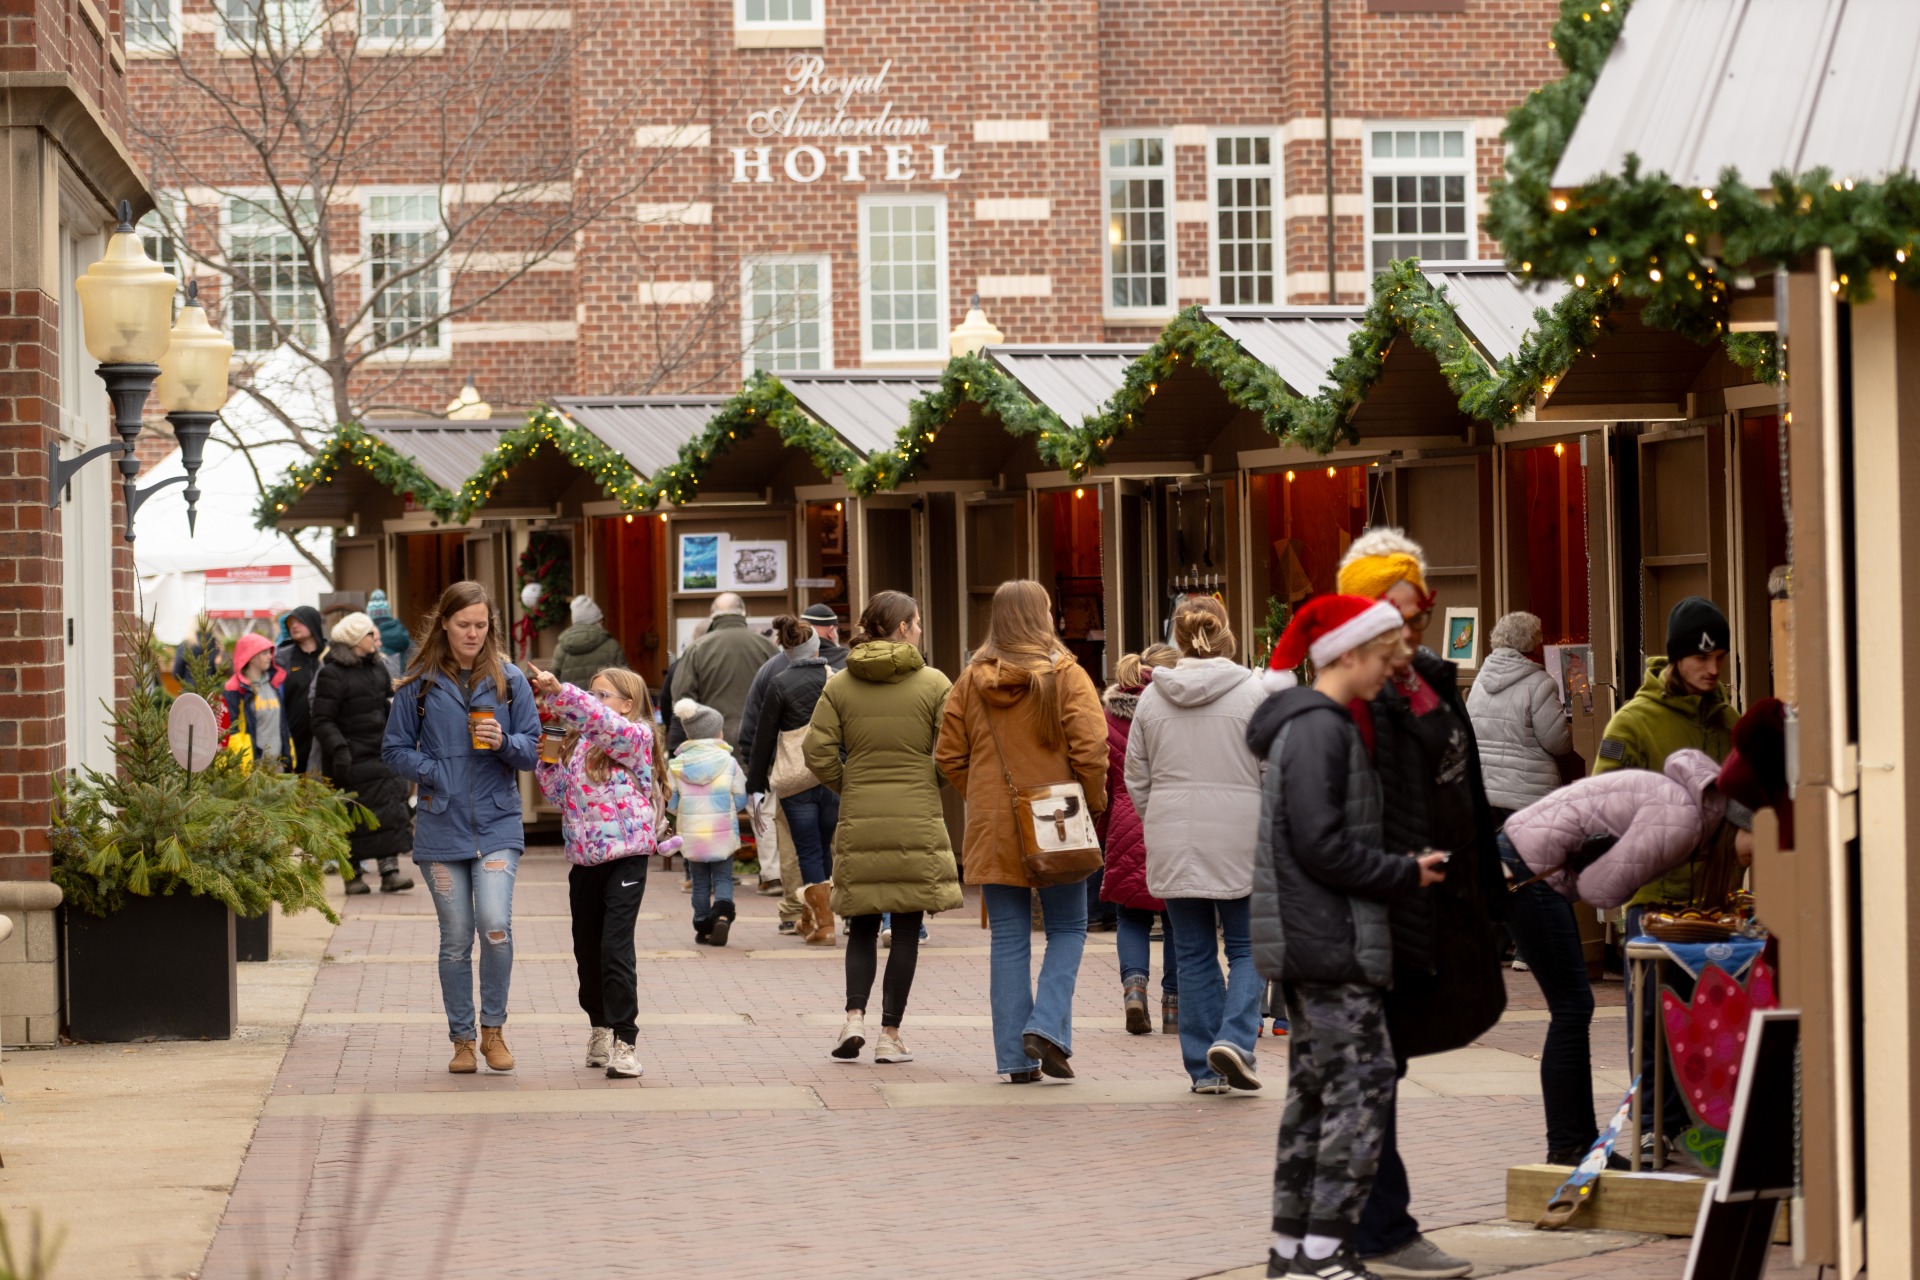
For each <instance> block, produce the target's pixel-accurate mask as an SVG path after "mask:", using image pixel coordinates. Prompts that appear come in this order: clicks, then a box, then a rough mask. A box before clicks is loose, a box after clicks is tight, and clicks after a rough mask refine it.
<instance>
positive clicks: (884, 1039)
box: [873, 1027, 913, 1062]
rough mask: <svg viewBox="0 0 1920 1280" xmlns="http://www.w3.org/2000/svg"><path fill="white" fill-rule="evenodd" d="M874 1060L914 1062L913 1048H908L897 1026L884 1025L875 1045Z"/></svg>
mask: <svg viewBox="0 0 1920 1280" xmlns="http://www.w3.org/2000/svg"><path fill="white" fill-rule="evenodd" d="M873 1060H874V1061H875V1062H912V1061H913V1050H911V1049H909V1048H907V1046H906V1044H905V1042H904V1041H902V1040H901V1039H900V1031H899V1029H898V1028H897V1027H882V1028H880V1039H879V1041H878V1042H877V1043H876V1044H875V1045H874V1046H873Z"/></svg>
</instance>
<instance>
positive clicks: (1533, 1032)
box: [202, 850, 1684, 1280]
mask: <svg viewBox="0 0 1920 1280" xmlns="http://www.w3.org/2000/svg"><path fill="white" fill-rule="evenodd" d="M645 905H646V908H647V911H646V912H645V914H644V915H643V917H642V919H641V922H640V925H639V932H638V939H639V946H640V948H641V952H642V960H641V965H640V970H641V1008H642V1016H641V1032H640V1038H641V1044H640V1055H641V1060H642V1061H643V1063H644V1064H645V1067H646V1075H645V1077H644V1079H643V1080H641V1081H637V1082H636V1081H610V1080H607V1079H605V1078H604V1076H603V1075H602V1073H601V1072H599V1071H597V1070H587V1069H585V1068H583V1067H582V1066H581V1065H580V1058H581V1054H582V1047H583V1044H584V1040H585V1028H584V1026H583V1025H582V1019H581V1016H580V1014H579V1013H578V1010H577V1006H576V1005H575V1002H574V977H573V969H572V962H571V958H570V956H569V955H568V954H567V952H568V931H567V923H566V919H565V912H566V888H565V864H564V862H562V861H561V859H560V858H559V857H558V856H557V855H556V854H555V853H554V852H553V851H550V850H543V851H536V852H535V853H534V854H532V855H530V856H529V857H528V858H527V860H526V861H525V862H524V863H523V864H522V869H521V872H520V880H519V889H518V893H517V895H516V903H515V908H516V918H515V946H516V951H517V953H518V954H517V959H516V964H515V972H514V985H513V996H512V1004H511V1009H512V1016H511V1019H510V1023H509V1028H508V1030H509V1035H510V1039H511V1043H512V1045H513V1049H514V1052H515V1055H516V1056H517V1057H518V1059H519V1068H518V1070H517V1071H515V1072H514V1073H513V1074H511V1075H505V1076H497V1075H490V1074H487V1073H485V1072H484V1071H483V1072H482V1074H481V1075H479V1076H477V1077H455V1076H451V1075H449V1074H448V1073H447V1072H446V1070H445V1061H446V1058H447V1056H448V1051H449V1050H448V1044H447V1040H446V1031H445V1021H444V1018H443V1017H442V1015H441V1013H440V1002H439V996H438V990H437V983H436V978H435V969H434V965H433V961H432V954H433V950H434V946H435V938H436V933H435V927H434V923H433V919H432V916H431V911H432V907H431V904H430V903H429V901H428V900H427V897H426V895H425V893H424V891H422V890H415V891H414V892H412V893H409V894H403V895H397V896H394V897H377V896H376V897H374V898H371V899H353V900H351V901H350V902H349V904H348V906H347V909H346V919H345V922H344V923H343V924H342V925H341V926H340V928H339V929H338V930H337V931H336V932H335V934H334V937H333V940H332V943H331V944H330V946H329V949H328V958H329V960H330V963H327V964H324V965H322V967H321V969H320V972H319V976H318V978H317V980H316V982H315V985H314V989H313V992H312V995H311V998H310V1000H309V1002H308V1005H307V1010H306V1014H305V1017H304V1018H303V1020H302V1023H301V1026H300V1029H299V1031H298V1033H297V1034H296V1036H295V1038H294V1041H293V1044H292V1047H291V1049H290V1050H289V1051H288V1053H287V1056H286V1059H285V1061H284V1063H283V1064H282V1066H281V1070H280V1074H279V1077H278V1079H277V1081H276V1083H275V1087H274V1090H273V1095H272V1097H270V1098H269V1099H268V1102H267V1106H266V1109H265V1113H264V1115H263V1116H262V1119H261V1121H260V1125H259V1128H258V1131H257V1132H256V1134H255V1137H254V1141H253V1145H252V1148H251V1150H250V1152H249V1154H248V1157H247V1159H246V1162H245V1164H244V1166H243V1167H242V1170H241V1174H240V1177H239V1180H238V1182H237V1184H236V1185H235V1188H234V1192H233V1196H232V1199H231V1201H230V1202H229V1205H228V1208H227V1211H226V1215H225V1217H224V1219H223V1220H222V1223H221V1228H220V1231H219V1234H218V1235H217V1237H216V1238H215V1240H214V1243H213V1247H212V1249H211V1252H210V1254H209V1256H208V1259H207V1264H206V1267H205V1269H204V1271H203V1272H202V1274H203V1275H204V1276H205V1277H209V1278H210V1280H211V1278H217V1280H230V1278H231V1280H242V1278H244V1280H254V1278H256V1277H282V1276H287V1277H292V1276H300V1277H306V1276H322V1275H325V1276H330V1277H339V1278H341V1280H344V1278H345V1277H347V1276H352V1275H361V1276H376V1275H377V1276H382V1277H411V1276H446V1277H464V1276H488V1277H499V1276H556V1275H571V1274H576V1273H577V1274H594V1273H595V1272H594V1270H593V1269H594V1268H596V1267H603V1268H604V1274H607V1275H631V1276H673V1277H679V1276H732V1275H746V1274H778V1275H780V1276H782V1277H810V1276H822V1277H826V1276H833V1277H841V1276H861V1275H882V1274H884V1275H889V1276H893V1277H902V1278H914V1277H945V1276H967V1277H998V1276H1006V1277H1026V1276H1049V1277H1060V1278H1062V1280H1066V1278H1069V1277H1081V1276H1085V1277H1096V1276H1097V1277H1109V1276H1114V1275H1126V1276H1129V1277H1142V1278H1146V1277H1168V1278H1173V1277H1192V1276H1203V1275H1213V1274H1218V1273H1221V1272H1225V1271H1229V1270H1232V1269H1235V1268H1240V1267H1244V1266H1246V1265H1247V1264H1248V1263H1251V1262H1253V1261H1254V1260H1256V1259H1258V1258H1259V1257H1261V1256H1262V1253H1263V1250H1264V1247H1265V1244H1264V1240H1265V1234H1266V1233H1265V1230H1264V1221H1265V1218H1266V1214H1267V1183H1268V1178H1269V1176H1270V1172H1271V1160H1272V1146H1273V1138H1274V1131H1275V1127H1276V1125H1277V1123H1278V1118H1279V1117H1278V1109H1279V1102H1280V1098H1281V1093H1282V1092H1283V1087H1282V1086H1283V1085H1284V1063H1285V1057H1284V1054H1283V1053H1282V1052H1279V1051H1276V1050H1269V1051H1267V1052H1266V1053H1264V1054H1263V1057H1262V1069H1263V1073H1264V1074H1265V1076H1266V1078H1267V1079H1268V1080H1269V1081H1270V1082H1272V1083H1271V1084H1270V1086H1269V1088H1268V1090H1267V1091H1266V1092H1264V1093H1263V1094H1260V1095H1257V1096H1252V1097H1245V1096H1240V1097H1227V1098H1205V1099H1201V1098H1195V1097H1193V1096H1192V1095H1190V1094H1188V1092H1187V1090H1186V1085H1185V1077H1184V1074H1183V1073H1182V1071H1181V1069H1180V1064H1179V1056H1178V1048H1177V1042H1176V1041H1175V1040H1174V1039H1173V1038H1172V1037H1165V1036H1160V1035H1153V1036H1143V1037H1133V1036H1128V1035H1127V1034H1125V1032H1124V1030H1122V1028H1121V1023H1120V1019H1119V1017H1118V1013H1119V1007H1118V1006H1119V1000H1118V978H1117V972H1116V970H1115V967H1114V953H1113V941H1112V935H1110V934H1096V935H1093V936H1092V938H1091V939H1090V940H1089V946H1088V951H1087V958H1086V961H1085V964H1084V967H1083V968H1082V971H1081V983H1080V993H1079V997H1078V1000H1077V1002H1076V1007H1077V1009H1078V1010H1079V1013H1080V1017H1079V1019H1078V1020H1077V1023H1076V1045H1075V1056H1074V1066H1075V1068H1076V1070H1077V1071H1078V1072H1079V1079H1078V1080H1076V1081H1075V1082H1073V1083H1071V1084H1056V1083H1044V1084H1041V1085H1029V1086H1022V1087H1017V1088H1016V1087H1014V1086H1009V1085H1005V1084H1001V1083H999V1082H998V1081H997V1080H996V1079H995V1077H994V1076H993V1074H992V1067H993V1060H992V1056H991V1053H990V1050H989V1047H988V1031H987V1004H986V989H987V958H986V948H985V935H984V933H983V932H982V931H981V930H980V929H979V928H978V921H979V912H978V906H977V903H976V902H975V901H974V900H973V899H971V898H970V899H969V905H968V908H967V909H966V910H963V911H960V912H955V913H952V914H951V915H948V916H944V917H941V918H938V919H936V920H934V921H933V922H932V923H931V930H932V937H931V939H930V941H929V942H928V943H927V944H926V945H925V946H924V947H923V948H922V953H921V959H920V969H919V977H918V981H917V983H916V986H915V990H914V994H913V1002H912V1005H911V1007H910V1009H909V1012H908V1016H907V1021H906V1028H905V1030H906V1035H907V1040H908V1043H909V1044H910V1045H911V1046H912V1048H913V1050H914V1052H915V1055H916V1060H915V1061H914V1062H912V1063H910V1064H901V1065H896V1066H889V1067H877V1066H875V1065H873V1064H872V1063H871V1061H870V1060H863V1061H861V1062H858V1063H853V1064H844V1063H839V1062H835V1061H833V1060H831V1059H830V1058H828V1056H827V1054H826V1050H827V1047H828V1043H829V1040H830V1037H831V1035H832V1032H833V1029H834V1027H835V1026H837V1015H836V1013H835V1011H836V1010H837V1009H838V1008H839V1006H840V1004H841V977H842V971H841V963H840V957H841V954H842V952H841V951H840V950H839V949H835V950H834V951H832V952H830V953H829V952H825V951H824V950H822V949H815V948H806V947H803V946H802V945H801V944H799V943H797V942H795V941H793V940H792V939H788V938H777V937H776V936H775V934H774V930H773V923H774V910H773V909H774V901H773V900H772V899H767V898H761V897H758V896H751V895H750V896H745V897H743V898H742V899H741V900H740V907H741V909H742V918H741V919H740V921H739V922H738V923H737V924H736V926H735V929H734V935H733V936H734V943H733V945H731V946H729V947H727V948H726V949H724V950H717V951H716V950H709V949H706V948H699V949H697V950H696V949H695V948H694V947H693V946H692V933H691V928H690V926H689V924H688V922H687V917H688V905H687V898H686V897H685V896H684V895H682V894H681V893H680V892H679V877H678V875H677V874H665V875H662V874H659V873H658V872H657V871H656V873H655V874H654V875H653V877H652V883H651V884H650V885H649V891H648V895H647V900H646V904H645ZM1155 958H1156V961H1157V959H1158V949H1157V948H1156V953H1155ZM1156 981H1157V978H1156ZM1514 995H1515V999H1514V1002H1513V1003H1514V1005H1515V1007H1516V1011H1518V1016H1517V1018H1515V1019H1514V1020H1511V1021H1509V1022H1508V1023H1505V1024H1503V1025H1502V1026H1501V1027H1500V1028H1497V1029H1496V1030H1495V1031H1494V1032H1492V1033H1490V1035H1489V1037H1488V1040H1487V1042H1486V1044H1485V1046H1484V1047H1483V1048H1478V1049H1476V1050H1473V1051H1470V1052H1469V1054H1468V1055H1463V1056H1462V1058H1461V1059H1460V1061H1458V1062H1456V1063H1454V1064H1447V1063H1444V1062H1435V1063H1433V1066H1434V1068H1435V1069H1434V1071H1433V1072H1432V1073H1430V1074H1423V1073H1425V1072H1426V1066H1425V1065H1423V1066H1420V1067H1417V1068H1416V1072H1415V1076H1414V1079H1415V1082H1416V1085H1419V1086H1420V1087H1416V1088H1410V1089H1409V1090H1408V1094H1407V1096H1406V1097H1405V1098H1404V1099H1403V1102H1402V1107H1401V1129H1402V1135H1403V1150H1404V1152H1405V1154H1406V1157H1407V1160H1408V1162H1409V1165H1410V1166H1411V1168H1412V1170H1413V1177H1414V1183H1415V1193H1416V1198H1415V1208H1416V1210H1417V1211H1418V1213H1419V1214H1420V1216H1421V1218H1422V1219H1423V1221H1424V1222H1425V1223H1426V1224H1428V1226H1429V1227H1430V1228H1441V1227H1447V1226H1454V1225H1459V1224H1465V1223H1475V1222H1482V1221H1485V1220H1488V1219H1493V1218H1498V1217H1500V1216H1501V1214H1502V1210H1503V1203H1502V1201H1503V1195H1504V1176H1505V1170H1506V1169H1507V1167H1508V1166H1509V1165H1511V1164H1514V1163H1517V1162H1520V1161H1522V1160H1527V1159H1532V1158H1535V1157H1536V1156H1537V1155H1538V1151H1537V1150H1536V1148H1537V1147H1538V1146H1539V1140H1538V1136H1537V1135H1538V1131H1539V1129H1540V1126H1541V1121H1540V1116H1539V1104H1538V1101H1537V1100H1536V1099H1535V1098H1534V1097H1528V1096H1519V1095H1518V1094H1517V1093H1515V1092H1511V1091H1510V1092H1506V1093H1493V1092H1482V1093H1476V1089H1478V1090H1483V1091H1490V1090H1493V1089H1508V1090H1515V1089H1521V1090H1526V1091H1527V1092H1532V1090H1531V1089H1528V1088H1527V1078H1528V1074H1529V1073H1531V1072H1532V1071H1533V1070H1535V1068H1534V1066H1533V1064H1532V1063H1531V1062H1530V1061H1528V1060H1526V1059H1523V1058H1520V1057H1517V1056H1515V1054H1516V1053H1534V1052H1537V1051H1538V1047H1539V1042H1540V1037H1541V1034H1542V1033H1543V1031H1544V1026H1543V1025H1542V1024H1541V1022H1540V1021H1539V1018H1540V1016H1541V1015H1539V1014H1537V1013H1535V1014H1529V1013H1528V1012H1527V1010H1528V1009H1529V1008H1531V1009H1537V1008H1538V1007H1539V1004H1540V1001H1539V999H1538V994H1537V992H1536V991H1535V990H1534V989H1533V987H1532V984H1531V983H1530V982H1529V981H1527V980H1526V978H1525V975H1516V982H1515V984H1514ZM876 998H877V993H876ZM1601 1000H1602V1002H1603V1003H1607V1004H1614V1005H1617V1004H1618V1003H1619V988H1618V986H1617V985H1610V986H1607V987H1603V988H1602V991H1601ZM1621 1038H1622V1032H1621V1023H1620V1021H1619V1019H1618V1015H1613V1016H1611V1017H1603V1020H1602V1021H1601V1022H1600V1023H1598V1024H1597V1026H1596V1037H1595V1039H1596V1045H1595V1052H1596V1058H1597V1059H1599V1064H1600V1066H1601V1067H1602V1071H1601V1073H1600V1074H1601V1078H1602V1080H1603V1081H1611V1080H1612V1079H1613V1078H1614V1077H1615V1075H1617V1073H1610V1072H1609V1071H1608V1070H1606V1068H1608V1067H1609V1065H1610V1064H1612V1063H1613V1062H1614V1060H1615V1059H1617V1058H1618V1057H1620V1056H1621V1050H1620V1049H1619V1046H1618V1045H1617V1044H1616V1042H1617V1041H1619V1040H1620V1039H1621ZM1270 1043H1278V1042H1270ZM1476 1081H1478V1082H1481V1083H1479V1084H1476V1083H1475V1082H1476ZM1447 1094H1453V1095H1455V1096H1446V1095H1447ZM1650 1247H1651V1248H1654V1249H1658V1250H1666V1251H1667V1252H1664V1253H1661V1254H1659V1255H1658V1259H1665V1260H1667V1261H1665V1262H1661V1261H1658V1260H1656V1261H1655V1262H1653V1263H1649V1265H1650V1266H1654V1267H1655V1268H1656V1269H1654V1270H1631V1271H1623V1270H1621V1269H1620V1268H1621V1266H1622V1264H1623V1263H1624V1262H1625V1261H1626V1259H1627V1258H1629V1257H1630V1256H1631V1255H1633V1254H1638V1253H1640V1252H1641V1251H1640V1250H1637V1249H1636V1250H1630V1251H1628V1252H1626V1253H1617V1254H1613V1255H1610V1256H1608V1257H1605V1258H1598V1257H1597V1258H1594V1259H1592V1260H1591V1262H1590V1263H1586V1264H1579V1265H1586V1266H1589V1267H1590V1268H1591V1269H1590V1270H1581V1269H1579V1265H1575V1266H1573V1267H1572V1268H1571V1269H1569V1266H1568V1265H1567V1264H1560V1265H1556V1266H1554V1267H1552V1268H1549V1269H1538V1270H1536V1271H1534V1272H1527V1273H1523V1274H1537V1275H1539V1276H1542V1277H1545V1276H1552V1277H1554V1280H1575V1278H1576V1277H1581V1276H1587V1275H1594V1276H1599V1275H1607V1276H1610V1277H1616V1278H1617V1280H1624V1277H1626V1276H1628V1275H1632V1276H1641V1275H1646V1276H1654V1275H1665V1274H1671V1275H1675V1276H1677V1275H1678V1274H1679V1263H1678V1262H1677V1261H1672V1259H1675V1258H1678V1257H1683V1256H1684V1249H1682V1250H1681V1252H1680V1253H1679V1254H1677V1255H1676V1254H1673V1253H1672V1252H1671V1246H1669V1245H1656V1246H1650ZM1662 1265H1665V1266H1667V1267H1668V1269H1667V1270H1665V1271H1662V1270H1659V1269H1658V1267H1659V1266H1662Z"/></svg>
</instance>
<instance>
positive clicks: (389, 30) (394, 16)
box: [360, 0, 440, 44]
mask: <svg viewBox="0 0 1920 1280" xmlns="http://www.w3.org/2000/svg"><path fill="white" fill-rule="evenodd" d="M439 25H440V23H439V6H438V5H437V4H436V3H435V2H434V0H360V38H361V39H362V40H365V41H368V42H369V43H373V44H426V43H430V42H431V41H432V40H433V39H434V37H435V36H437V35H438V34H439Z"/></svg>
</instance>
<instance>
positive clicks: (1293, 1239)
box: [1273, 1236, 1300, 1262]
mask: <svg viewBox="0 0 1920 1280" xmlns="http://www.w3.org/2000/svg"><path fill="white" fill-rule="evenodd" d="M1273 1252H1274V1256H1275V1257H1277V1258H1279V1259H1280V1261H1282V1262H1292V1261H1293V1255H1294V1254H1296V1253H1298V1252H1300V1237H1299V1236H1275V1237H1274V1238H1273Z"/></svg>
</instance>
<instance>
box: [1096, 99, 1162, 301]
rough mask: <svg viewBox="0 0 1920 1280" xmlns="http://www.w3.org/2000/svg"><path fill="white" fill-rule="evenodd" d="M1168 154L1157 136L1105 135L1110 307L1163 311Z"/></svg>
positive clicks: (1108, 298) (1108, 291) (1108, 296)
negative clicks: (1109, 136)
mask: <svg viewBox="0 0 1920 1280" xmlns="http://www.w3.org/2000/svg"><path fill="white" fill-rule="evenodd" d="M1172 157H1173V148H1172V146H1170V145H1169V144H1168V141H1167V139H1165V138H1163V137H1134V138H1109V139H1107V141H1106V157H1105V160H1106V163H1105V165H1104V166H1103V168H1104V172H1105V178H1106V184H1107V309H1108V310H1110V311H1116V310H1117V311H1164V310H1166V309H1167V308H1168V307H1169V306H1170V305H1171V304H1172V301H1173V298H1172V294H1173V280H1172V274H1173V272H1172V259H1173V255H1172V252H1171V243H1170V242H1171V239H1172V230H1173V219H1172V207H1171V206H1172V188H1173V166H1172Z"/></svg>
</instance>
